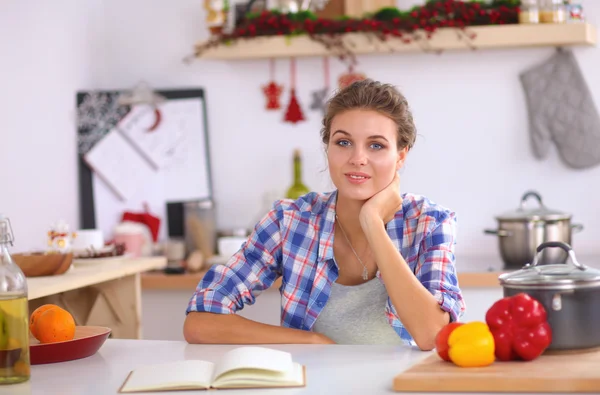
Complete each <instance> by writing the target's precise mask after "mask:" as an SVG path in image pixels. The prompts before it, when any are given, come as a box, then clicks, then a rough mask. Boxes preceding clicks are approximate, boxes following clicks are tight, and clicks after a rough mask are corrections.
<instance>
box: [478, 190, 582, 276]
mask: <svg viewBox="0 0 600 395" xmlns="http://www.w3.org/2000/svg"><path fill="white" fill-rule="evenodd" d="M532 197H533V198H535V199H537V201H538V207H536V208H533V209H528V208H526V202H527V199H529V198H532ZM496 220H497V221H498V229H486V230H485V231H484V232H485V233H486V234H492V235H496V236H498V245H499V247H500V255H501V256H502V260H503V261H504V265H505V267H506V268H512V269H517V268H521V267H523V266H524V265H526V264H528V263H531V261H532V260H533V257H534V256H535V255H536V247H537V246H539V245H540V244H542V243H544V242H547V241H561V242H563V243H567V244H569V245H571V244H572V238H571V234H572V232H577V231H581V230H583V225H581V224H571V215H570V214H567V213H563V212H560V211H556V210H551V209H548V208H546V207H545V206H544V204H543V203H542V197H541V196H540V194H539V193H537V192H535V191H528V192H526V193H525V194H524V195H523V196H522V197H521V205H520V206H519V208H518V209H517V210H515V211H511V212H508V213H505V214H503V215H500V216H497V217H496ZM566 259H567V254H566V253H565V251H563V250H562V249H553V250H550V251H544V253H543V254H542V256H541V257H540V260H541V262H540V263H542V264H545V265H546V264H556V263H564V262H565V260H566Z"/></svg>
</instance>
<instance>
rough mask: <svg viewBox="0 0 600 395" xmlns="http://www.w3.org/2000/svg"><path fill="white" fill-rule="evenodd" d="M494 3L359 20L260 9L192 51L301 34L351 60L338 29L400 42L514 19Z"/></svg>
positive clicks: (433, 5)
mask: <svg viewBox="0 0 600 395" xmlns="http://www.w3.org/2000/svg"><path fill="white" fill-rule="evenodd" d="M494 3H495V4H499V5H494ZM494 3H493V4H492V5H488V4H483V3H481V2H479V1H458V0H439V1H431V2H427V3H426V4H424V5H422V6H418V7H413V8H412V9H411V12H401V11H399V10H397V9H395V8H385V9H382V10H380V11H379V12H376V13H375V14H374V15H373V17H371V18H363V19H354V18H344V19H323V18H316V17H314V14H313V15H310V14H308V13H298V14H281V13H279V12H271V11H264V12H262V13H261V14H259V15H257V16H254V17H250V18H246V19H245V20H244V21H243V22H242V23H241V24H240V26H237V27H236V28H235V29H234V30H233V31H232V32H230V33H223V34H220V35H217V36H215V37H213V38H212V39H210V40H209V41H208V42H206V43H204V44H201V45H198V46H197V47H196V51H195V55H196V56H200V55H201V54H202V52H203V51H205V50H206V49H209V48H211V47H215V46H219V45H221V44H227V43H230V42H232V41H235V40H236V39H240V38H253V37H257V36H281V35H290V36H291V35H299V34H306V35H308V36H309V37H310V38H311V39H313V40H315V41H317V42H319V43H321V44H323V45H324V46H325V47H326V48H327V49H328V50H329V51H330V52H332V53H336V54H337V56H338V57H339V58H340V59H342V60H349V61H350V63H351V64H354V63H355V60H354V54H353V53H352V48H349V47H348V45H347V44H346V43H344V41H343V40H342V39H341V37H340V34H341V33H349V32H364V33H371V34H373V35H374V36H375V37H377V38H378V39H380V40H382V41H385V40H388V39H400V40H402V41H403V42H404V43H410V42H412V41H413V39H414V37H415V36H414V34H415V33H417V32H424V34H425V36H426V37H427V38H431V36H432V35H433V34H434V33H435V31H436V30H437V29H438V28H444V27H453V28H458V29H465V28H466V27H468V26H481V25H502V24H516V23H518V13H519V7H518V2H516V1H514V0H504V1H498V0H497V1H495V2H494ZM506 4H509V5H506ZM511 4H512V5H511ZM466 37H467V38H468V39H471V40H473V39H475V36H474V35H472V34H468V33H467V35H466Z"/></svg>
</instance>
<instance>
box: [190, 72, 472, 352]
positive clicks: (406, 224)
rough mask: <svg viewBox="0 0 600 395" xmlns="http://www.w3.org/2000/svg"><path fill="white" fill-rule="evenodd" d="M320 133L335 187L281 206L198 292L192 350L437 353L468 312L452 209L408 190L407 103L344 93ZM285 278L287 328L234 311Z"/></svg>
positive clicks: (365, 91) (356, 91)
mask: <svg viewBox="0 0 600 395" xmlns="http://www.w3.org/2000/svg"><path fill="white" fill-rule="evenodd" d="M321 137H322V140H323V143H324V144H325V150H326V153H327V160H328V165H329V172H330V176H331V179H332V181H333V183H334V185H335V186H336V190H335V191H333V192H330V193H325V194H320V193H314V192H311V193H309V194H307V195H305V196H303V197H301V198H299V199H297V200H295V201H292V200H280V201H277V202H275V204H274V206H273V208H272V210H271V211H270V212H269V213H268V214H267V215H266V216H265V217H264V218H263V219H262V220H261V221H260V222H259V223H258V224H257V225H256V227H255V228H254V231H253V232H252V234H251V235H250V236H249V238H248V240H247V242H246V243H245V244H244V245H243V246H242V248H241V249H240V250H239V251H238V252H237V253H236V254H235V255H234V256H233V257H232V258H231V259H230V260H229V262H228V263H227V265H216V266H213V267H211V269H210V270H209V271H208V273H207V274H206V275H205V276H204V278H203V279H202V280H201V281H200V283H199V284H198V287H197V289H196V291H195V293H194V295H193V296H192V298H191V300H190V302H189V305H188V308H187V311H186V314H187V317H186V320H185V324H184V336H185V339H186V340H187V341H188V342H189V343H238V344H239V343H255V344H257V343H262V344H265V343H345V344H409V345H416V346H418V347H419V348H420V349H422V350H431V349H433V348H434V347H435V336H436V334H437V332H438V331H439V330H440V329H441V328H442V327H443V326H444V325H445V324H447V323H448V322H451V321H457V320H458V319H459V317H460V316H461V314H462V313H463V312H464V309H465V305H464V301H463V298H462V294H461V291H460V289H459V286H458V280H457V277H456V270H455V267H454V245H455V237H456V216H455V213H454V212H452V211H450V210H448V209H447V208H445V207H442V206H440V205H437V204H435V203H433V202H432V201H430V200H429V199H427V198H425V197H423V196H419V195H415V194H410V193H403V194H401V193H400V178H399V176H398V170H399V169H400V168H401V167H402V166H403V164H404V161H405V160H406V156H407V153H408V151H409V150H410V148H411V147H412V146H413V144H414V141H415V137H416V131H415V126H414V123H413V119H412V115H411V113H410V110H409V107H408V104H407V101H406V99H405V98H404V96H402V94H400V93H399V92H398V91H397V90H396V89H395V88H394V87H393V86H390V85H387V84H382V83H379V82H376V81H372V80H365V81H361V82H356V83H354V84H352V85H350V86H349V87H347V88H345V89H343V90H341V91H339V92H338V93H337V94H336V95H335V96H334V97H333V98H332V99H331V100H330V101H329V104H328V109H327V114H326V115H325V117H324V119H323V128H322V130H321ZM279 277H282V285H281V289H280V291H281V326H272V325H267V324H262V323H258V322H254V321H251V320H248V319H246V318H243V317H241V316H239V315H236V314H235V313H236V311H238V310H240V309H242V308H243V307H244V306H245V305H247V304H253V303H254V302H255V298H256V297H257V296H258V294H259V293H260V292H261V291H263V290H264V289H266V288H268V287H270V286H271V285H272V284H273V282H274V281H275V280H276V279H277V278H279Z"/></svg>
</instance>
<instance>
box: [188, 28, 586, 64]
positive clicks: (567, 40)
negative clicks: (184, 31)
mask: <svg viewBox="0 0 600 395" xmlns="http://www.w3.org/2000/svg"><path fill="white" fill-rule="evenodd" d="M466 34H475V35H476V37H475V38H474V39H472V40H470V39H468V38H467V36H466ZM421 36H423V38H422V39H420V40H418V41H417V42H412V43H409V44H405V43H403V42H402V41H400V40H398V39H389V40H387V41H386V42H382V41H380V40H379V39H377V38H374V37H372V36H369V35H367V34H361V33H346V34H344V40H345V41H346V42H347V43H348V44H349V45H350V46H351V47H352V50H353V52H354V53H355V54H357V55H360V54H370V53H372V54H378V53H379V54H381V53H402V52H423V51H431V52H436V51H445V50H471V49H500V48H526V47H559V46H580V45H582V46H594V45H596V29H595V27H594V26H593V25H591V24H588V23H576V24H539V25H489V26H474V27H468V28H467V29H466V31H465V32H461V31H460V30H458V29H452V28H443V29H439V30H438V31H437V32H436V33H435V34H434V35H433V37H432V38H431V39H429V40H428V39H427V38H425V37H424V35H421ZM200 44H201V43H200ZM327 54H328V52H327V51H326V49H325V47H324V46H323V45H322V44H320V43H318V42H315V41H313V40H311V39H310V38H308V37H306V36H298V37H294V38H287V37H282V36H276V37H257V38H252V39H239V40H238V41H237V42H235V43H234V44H232V45H229V46H225V45H221V46H219V47H215V48H210V49H208V50H206V51H204V52H203V53H202V54H201V55H200V56H199V58H200V59H214V60H244V59H266V58H282V57H286V58H287V57H307V56H324V55H327ZM329 55H334V54H332V53H329Z"/></svg>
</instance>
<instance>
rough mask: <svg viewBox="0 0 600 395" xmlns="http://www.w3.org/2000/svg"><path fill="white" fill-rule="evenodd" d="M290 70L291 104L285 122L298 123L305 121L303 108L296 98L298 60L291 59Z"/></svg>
mask: <svg viewBox="0 0 600 395" xmlns="http://www.w3.org/2000/svg"><path fill="white" fill-rule="evenodd" d="M290 68H291V70H290V74H291V84H292V88H291V89H290V91H291V92H290V102H289V104H288V107H287V110H286V112H285V117H284V121H285V122H290V123H297V122H300V121H304V114H303V113H302V108H300V103H299V102H298V99H297V98H296V59H294V58H292V59H291V61H290Z"/></svg>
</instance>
